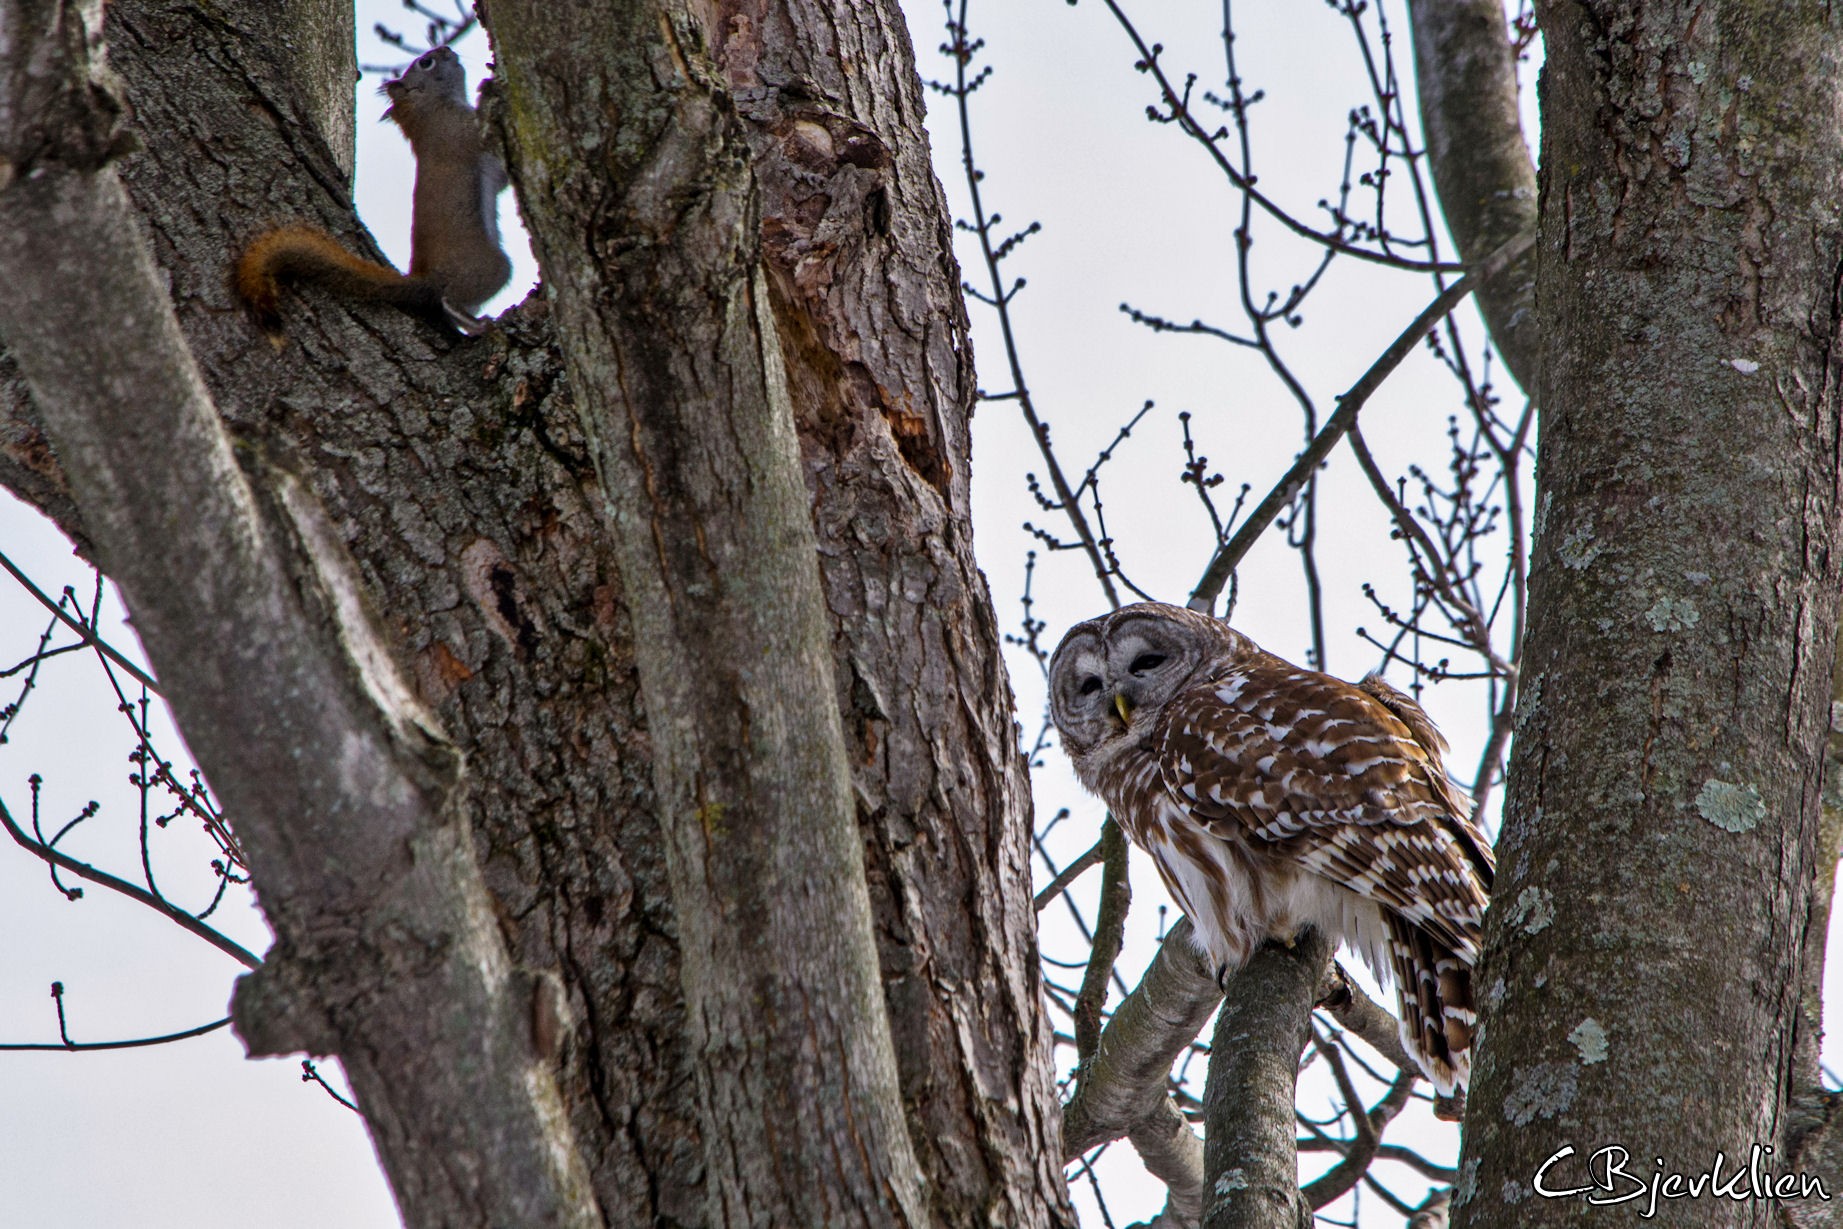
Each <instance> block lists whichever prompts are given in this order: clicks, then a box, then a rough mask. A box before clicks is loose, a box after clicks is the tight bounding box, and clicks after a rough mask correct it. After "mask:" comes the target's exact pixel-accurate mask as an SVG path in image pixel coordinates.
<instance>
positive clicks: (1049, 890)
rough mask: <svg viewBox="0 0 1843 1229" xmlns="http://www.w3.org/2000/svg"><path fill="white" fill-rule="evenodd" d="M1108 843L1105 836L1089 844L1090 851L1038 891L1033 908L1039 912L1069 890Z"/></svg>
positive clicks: (1097, 859)
mask: <svg viewBox="0 0 1843 1229" xmlns="http://www.w3.org/2000/svg"><path fill="white" fill-rule="evenodd" d="M1106 843H1107V841H1106V838H1105V837H1103V838H1102V839H1101V840H1098V841H1096V842H1095V843H1094V844H1092V845H1090V846H1088V851H1087V852H1086V853H1084V854H1082V855H1081V857H1079V858H1077V859H1075V861H1073V862H1071V863H1069V864H1068V865H1067V866H1065V867H1063V868H1062V871H1061V872H1060V873H1059V874H1058V875H1057V876H1056V877H1055V878H1054V879H1052V880H1050V881H1049V886H1048V887H1046V888H1044V889H1043V890H1042V891H1041V892H1038V893H1037V897H1036V900H1035V902H1034V904H1033V908H1035V910H1036V911H1037V912H1038V913H1041V912H1043V909H1044V907H1045V906H1046V905H1048V904H1049V903H1050V902H1051V901H1052V900H1055V899H1056V898H1057V897H1058V896H1060V895H1062V894H1063V893H1064V892H1066V891H1068V890H1069V885H1070V884H1072V883H1074V882H1075V881H1076V880H1077V879H1079V878H1081V874H1082V872H1083V871H1085V870H1087V869H1088V868H1089V867H1090V866H1093V865H1094V864H1095V863H1097V862H1099V861H1100V860H1101V854H1102V846H1104V845H1105V844H1106Z"/></svg>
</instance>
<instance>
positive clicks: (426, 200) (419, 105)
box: [234, 47, 512, 336]
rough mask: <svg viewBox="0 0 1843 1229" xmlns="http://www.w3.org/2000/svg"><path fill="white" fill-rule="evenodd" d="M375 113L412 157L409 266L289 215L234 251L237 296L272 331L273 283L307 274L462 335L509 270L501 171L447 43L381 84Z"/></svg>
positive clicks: (275, 317) (479, 327)
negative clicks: (385, 261) (360, 250)
mask: <svg viewBox="0 0 1843 1229" xmlns="http://www.w3.org/2000/svg"><path fill="white" fill-rule="evenodd" d="M383 92H384V93H385V94H387V95H388V96H389V97H390V109H389V110H388V111H386V112H385V113H384V118H385V119H388V120H391V121H393V122H395V124H396V125H397V127H398V128H401V129H402V130H403V135H404V136H405V137H407V138H409V143H410V149H411V151H412V152H413V153H414V154H415V156H416V190H415V194H414V196H413V197H412V198H411V212H410V271H409V275H408V276H407V277H406V276H404V275H403V274H401V273H398V272H397V271H396V270H395V269H392V268H390V267H389V266H388V265H381V264H377V263H376V262H374V261H370V260H366V259H364V258H363V257H360V256H355V255H353V254H352V253H351V252H348V251H346V249H345V248H344V247H343V246H341V245H340V242H339V241H338V240H337V239H335V238H333V236H331V235H329V234H327V233H326V232H325V231H323V230H321V229H319V228H318V227H315V226H308V225H305V224H303V223H294V224H291V225H288V226H281V227H277V228H276V229H274V230H270V231H265V232H264V233H262V234H260V235H258V236H257V237H256V238H255V239H254V240H253V241H252V242H251V243H250V245H249V246H248V247H247V248H245V249H244V251H243V255H242V256H240V257H239V258H238V259H237V267H236V272H235V277H234V281H235V286H236V292H237V296H238V297H239V298H241V299H242V300H243V301H244V303H246V304H248V305H249V308H250V311H251V312H252V313H253V314H254V315H255V317H256V321H257V323H258V324H260V325H261V326H262V328H263V330H264V331H265V332H268V333H269V334H271V335H272V336H276V335H279V334H280V331H281V315H280V312H279V311H278V310H277V299H278V296H279V294H280V289H281V283H283V282H289V281H292V282H310V283H313V284H314V285H318V286H323V287H325V288H326V289H328V290H331V291H332V292H334V293H335V294H341V295H345V296H347V297H349V298H354V299H361V300H365V301H367V302H373V303H389V304H391V305H393V306H396V307H401V308H403V309H404V310H405V311H408V312H412V313H414V314H416V315H419V316H422V317H423V318H425V319H428V320H432V321H434V322H436V323H438V324H446V325H448V326H449V327H452V328H455V329H459V330H460V331H461V332H463V333H468V334H476V333H480V332H483V331H484V330H485V328H486V325H485V323H484V322H483V321H480V320H478V319H476V318H475V317H474V313H475V312H476V311H478V310H479V309H480V305H481V304H482V303H485V302H486V301H487V300H488V299H490V298H492V297H493V295H495V294H496V293H498V291H499V288H500V287H502V286H504V285H505V284H506V282H507V280H508V279H510V278H511V276H512V262H511V261H509V260H507V259H506V254H505V250H504V249H503V248H502V247H501V246H500V239H499V194H500V192H502V191H504V190H505V186H506V171H505V167H504V166H503V165H502V164H501V163H500V161H499V159H498V158H497V157H496V156H495V155H493V154H492V153H491V152H489V151H488V150H487V148H486V145H485V143H484V141H483V140H482V139H481V134H480V120H479V116H478V115H477V114H476V113H475V111H474V109H473V107H472V106H471V105H469V103H468V101H467V70H466V69H464V68H462V67H461V61H460V59H459V57H457V56H456V55H455V54H454V52H453V51H451V50H450V49H449V48H447V47H437V48H436V49H435V50H433V51H431V52H429V53H428V54H427V55H424V56H422V57H421V58H420V59H418V60H417V61H416V62H415V63H414V64H412V65H410V66H409V68H407V69H405V70H404V72H403V75H402V76H401V77H398V78H397V79H396V80H394V81H387V82H385V83H384V90H383Z"/></svg>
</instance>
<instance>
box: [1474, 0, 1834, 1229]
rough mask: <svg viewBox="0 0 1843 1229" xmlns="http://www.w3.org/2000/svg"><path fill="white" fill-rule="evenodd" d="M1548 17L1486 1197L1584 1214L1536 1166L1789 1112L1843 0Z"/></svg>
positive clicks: (1817, 745)
mask: <svg viewBox="0 0 1843 1229" xmlns="http://www.w3.org/2000/svg"><path fill="white" fill-rule="evenodd" d="M1540 17H1541V21H1542V28H1543V30H1544V32H1545V35H1546V38H1547V54H1548V60H1547V67H1546V68H1545V70H1544V76H1543V85H1542V105H1543V152H1542V161H1541V165H1542V168H1543V169H1542V178H1541V190H1542V197H1541V232H1540V233H1541V242H1540V246H1539V253H1538V261H1539V263H1538V295H1537V298H1538V302H1539V304H1540V321H1539V328H1540V332H1541V336H1542V339H1543V364H1542V374H1541V378H1540V381H1539V387H1538V398H1537V399H1538V403H1539V404H1540V406H1541V407H1542V447H1541V451H1540V454H1539V459H1538V464H1537V484H1538V488H1539V496H1538V513H1537V518H1536V523H1535V546H1534V554H1533V557H1532V576H1531V590H1530V622H1529V640H1528V647H1527V650H1526V653H1525V657H1524V663H1523V683H1522V688H1523V690H1522V701H1521V708H1520V712H1519V723H1518V736H1517V741H1516V746H1515V749H1514V752H1513V755H1512V760H1511V770H1510V782H1509V789H1508V793H1507V797H1506V816H1505V824H1504V832H1503V837H1502V839H1501V841H1500V844H1499V849H1498V865H1499V880H1498V883H1497V885H1496V890H1495V895H1494V901H1493V908H1492V910H1491V913H1490V916H1489V922H1488V927H1487V953H1486V961H1485V969H1484V974H1483V978H1482V980H1481V985H1482V986H1483V987H1484V991H1483V994H1482V995H1481V1004H1482V1015H1483V1019H1484V1025H1483V1027H1484V1039H1483V1041H1482V1042H1481V1044H1480V1047H1479V1058H1478V1063H1477V1066H1476V1067H1475V1068H1474V1083H1473V1088H1472V1096H1471V1107H1470V1109H1471V1112H1470V1116H1469V1118H1468V1122H1467V1135H1466V1140H1465V1146H1464V1152H1463V1154H1462V1163H1461V1170H1460V1180H1459V1182H1458V1185H1457V1190H1456V1195H1455V1199H1454V1205H1455V1208H1454V1217H1455V1223H1457V1224H1459V1225H1462V1226H1466V1225H1513V1224H1514V1225H1546V1224H1563V1223H1567V1224H1576V1223H1579V1221H1580V1218H1581V1216H1582V1215H1583V1212H1582V1210H1581V1208H1580V1207H1579V1205H1578V1203H1577V1202H1576V1201H1575V1200H1573V1199H1547V1198H1539V1197H1534V1196H1535V1195H1536V1194H1537V1192H1536V1191H1535V1190H1534V1189H1533V1185H1532V1184H1533V1182H1534V1180H1535V1177H1536V1174H1537V1172H1538V1170H1539V1169H1540V1168H1541V1166H1542V1165H1543V1163H1544V1162H1545V1161H1546V1160H1548V1159H1549V1158H1550V1157H1552V1156H1554V1155H1555V1154H1557V1153H1558V1152H1560V1150H1561V1149H1562V1148H1564V1147H1565V1146H1570V1145H1571V1146H1573V1147H1574V1148H1575V1149H1576V1153H1575V1154H1574V1155H1573V1156H1571V1157H1569V1158H1567V1159H1566V1160H1563V1161H1560V1162H1558V1163H1557V1164H1556V1166H1555V1167H1553V1168H1552V1169H1551V1170H1550V1171H1549V1172H1548V1173H1547V1174H1545V1175H1544V1179H1543V1181H1544V1186H1545V1187H1546V1189H1548V1190H1558V1189H1563V1190H1565V1189H1570V1188H1576V1187H1580V1186H1584V1185H1586V1184H1587V1183H1588V1182H1589V1181H1590V1179H1589V1178H1588V1177H1587V1176H1586V1174H1587V1170H1586V1164H1585V1161H1586V1156H1587V1154H1589V1153H1591V1152H1592V1151H1593V1150H1595V1149H1597V1148H1601V1147H1606V1146H1615V1145H1616V1146H1617V1147H1619V1148H1622V1149H1624V1150H1626V1154H1627V1155H1629V1158H1630V1160H1629V1162H1628V1168H1629V1171H1630V1172H1631V1173H1632V1174H1633V1180H1634V1181H1639V1182H1649V1180H1650V1179H1651V1178H1652V1176H1653V1175H1654V1174H1655V1173H1656V1172H1657V1171H1658V1165H1657V1164H1655V1163H1654V1158H1661V1159H1662V1162H1661V1163H1662V1167H1663V1170H1664V1172H1666V1173H1680V1174H1685V1175H1690V1176H1694V1175H1697V1174H1701V1173H1704V1172H1706V1171H1707V1170H1708V1168H1709V1167H1710V1166H1711V1165H1712V1164H1713V1163H1714V1161H1715V1157H1716V1153H1717V1152H1718V1151H1719V1152H1721V1153H1723V1154H1725V1156H1726V1158H1727V1163H1728V1166H1729V1170H1730V1172H1731V1171H1732V1169H1733V1167H1734V1165H1735V1158H1737V1157H1738V1158H1740V1164H1742V1165H1745V1164H1746V1161H1747V1158H1748V1156H1749V1150H1750V1148H1751V1147H1752V1146H1753V1145H1754V1144H1756V1143H1757V1144H1760V1145H1761V1146H1766V1145H1770V1144H1773V1143H1775V1141H1780V1140H1781V1137H1780V1136H1779V1134H1778V1133H1779V1132H1780V1131H1781V1130H1782V1129H1783V1125H1784V1123H1785V1121H1786V1118H1787V1111H1788V1109H1789V1108H1790V1107H1789V1094H1790V1092H1791V1090H1792V1087H1793V1085H1794V1082H1795V1078H1796V1076H1797V1074H1798V1073H1796V1072H1794V1071H1793V1069H1792V1068H1793V1066H1794V1054H1795V1052H1797V1050H1798V1048H1799V1037H1798V1031H1799V1028H1800V1017H1799V1011H1798V1007H1799V991H1800V988H1801V986H1802V985H1803V973H1804V967H1803V965H1804V962H1805V961H1806V960H1807V959H1808V957H1807V954H1806V945H1805V938H1806V929H1807V926H1808V922H1809V919H1810V917H1811V916H1812V909H1813V904H1814V883H1815V882H1816V881H1817V878H1818V877H1817V876H1816V874H1815V871H1816V869H1817V868H1816V866H1815V861H1816V857H1817V849H1818V832H1819V804H1820V788H1819V787H1820V775H1821V772H1820V770H1821V764H1822V753H1823V750H1824V742H1825V734H1826V730H1827V727H1828V715H1829V703H1830V685H1831V664H1832V658H1833V646H1834V636H1835V627H1836V619H1837V615H1838V600H1837V599H1838V588H1839V569H1838V559H1837V556H1836V553H1835V551H1834V536H1835V527H1836V518H1837V514H1838V480H1839V470H1838V453H1837V450H1838V447H1839V437H1838V414H1837V400H1836V398H1837V387H1836V369H1835V357H1834V355H1835V347H1836V345H1837V342H1838V335H1837V334H1838V317H1839V309H1840V304H1839V300H1838V292H1839V282H1838V277H1839V273H1838V270H1839V268H1840V267H1843V231H1840V229H1839V224H1838V220H1837V215H1836V210H1835V205H1834V198H1835V186H1836V182H1837V177H1838V172H1839V169H1843V128H1840V127H1839V125H1838V124H1837V123H1836V119H1835V117H1836V114H1837V101H1838V100H1837V96H1836V95H1837V84H1836V83H1837V74H1836V65H1837V61H1838V53H1839V50H1840V46H1839V30H1838V24H1837V19H1836V18H1835V17H1834V16H1833V15H1827V14H1826V13H1825V12H1824V11H1823V10H1821V9H1798V8H1793V9H1784V8H1781V9H1773V10H1771V11H1770V12H1769V11H1764V10H1759V9H1755V8H1749V9H1747V10H1745V11H1744V12H1743V11H1742V10H1740V9H1738V8H1737V7H1734V6H1728V7H1726V8H1717V9H1715V10H1694V11H1692V10H1687V9H1681V8H1678V7H1672V6H1666V7H1663V8H1647V7H1642V6H1636V5H1630V4H1592V5H1578V4H1571V3H1560V4H1552V5H1549V6H1547V7H1546V8H1544V9H1543V10H1542V11H1541V12H1540ZM1781 1142H1782V1141H1781ZM1767 1167H1768V1168H1769V1169H1772V1170H1773V1171H1774V1172H1775V1173H1777V1172H1779V1171H1780V1170H1781V1169H1782V1168H1783V1166H1781V1165H1777V1164H1775V1163H1774V1162H1773V1161H1772V1160H1771V1159H1770V1158H1768V1160H1767ZM1600 1170H1601V1172H1603V1165H1602V1166H1601V1167H1600ZM1615 1182H1619V1180H1618V1179H1615ZM1629 1189H1630V1188H1629V1186H1628V1185H1627V1184H1625V1183H1623V1182H1619V1190H1620V1192H1625V1191H1627V1190H1629ZM1833 1189H1834V1188H1833ZM1600 1193H1601V1194H1602V1195H1603V1196H1604V1195H1605V1194H1606V1192H1604V1191H1602V1192H1600ZM1773 1209H1774V1205H1773V1204H1772V1203H1771V1202H1767V1201H1759V1202H1752V1203H1734V1202H1730V1201H1728V1200H1713V1199H1704V1200H1698V1201H1690V1200H1680V1201H1677V1202H1676V1203H1675V1204H1674V1206H1671V1207H1670V1208H1669V1209H1668V1212H1667V1215H1668V1217H1669V1219H1670V1220H1671V1222H1672V1223H1673V1224H1686V1225H1688V1224H1708V1225H1716V1224H1720V1225H1735V1224H1765V1223H1767V1222H1768V1221H1770V1220H1772V1219H1773V1218H1774V1216H1775V1215H1776V1214H1775V1212H1774V1210H1773Z"/></svg>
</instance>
